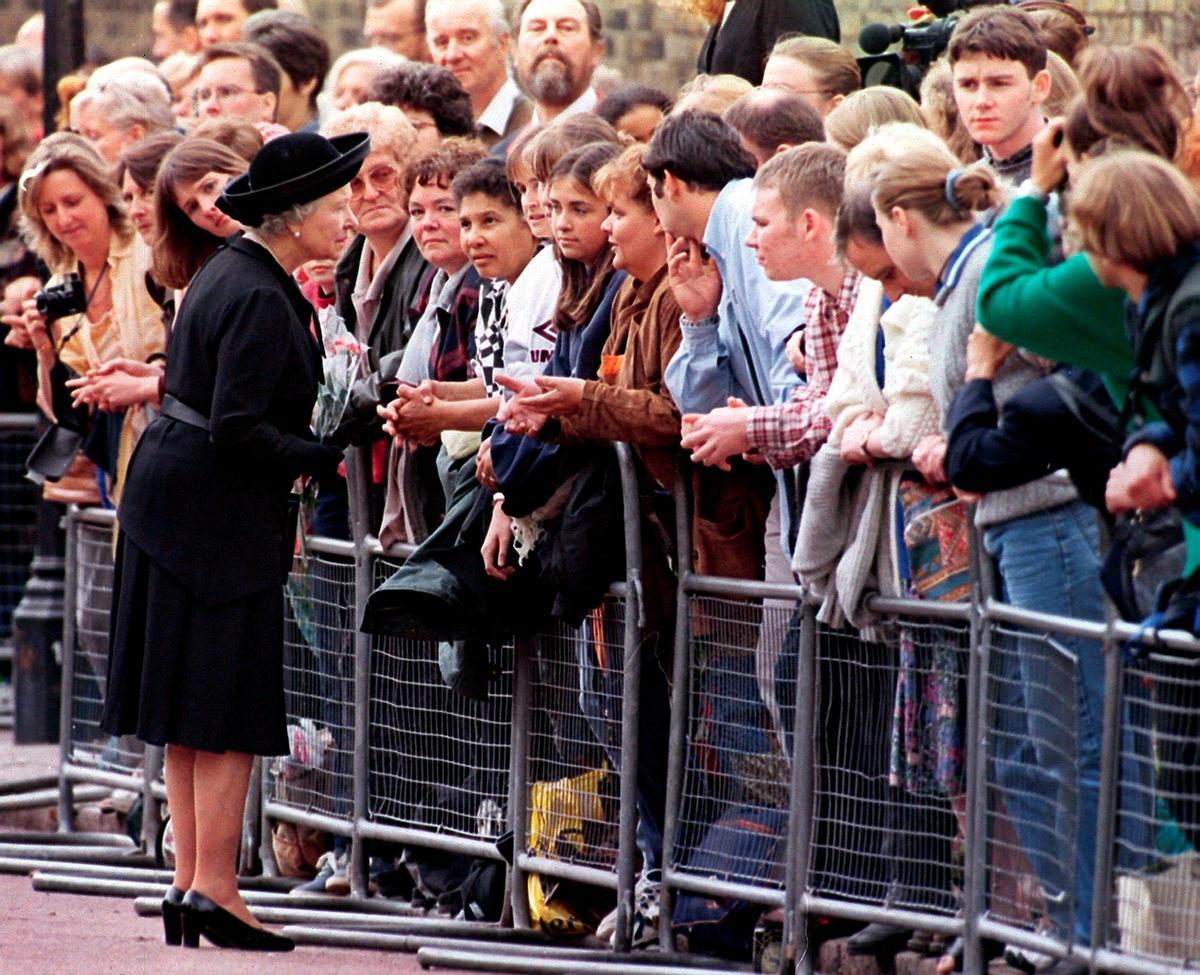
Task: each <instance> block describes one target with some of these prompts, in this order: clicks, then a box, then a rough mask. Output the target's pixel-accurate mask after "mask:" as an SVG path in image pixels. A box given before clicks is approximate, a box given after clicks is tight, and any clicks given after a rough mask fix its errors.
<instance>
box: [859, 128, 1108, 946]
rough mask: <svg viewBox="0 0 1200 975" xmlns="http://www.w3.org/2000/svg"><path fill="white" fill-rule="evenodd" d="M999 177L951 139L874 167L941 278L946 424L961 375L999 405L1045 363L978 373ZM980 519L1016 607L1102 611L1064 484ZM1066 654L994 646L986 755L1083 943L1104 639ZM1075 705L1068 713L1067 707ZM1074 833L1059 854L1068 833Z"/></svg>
mask: <svg viewBox="0 0 1200 975" xmlns="http://www.w3.org/2000/svg"><path fill="white" fill-rule="evenodd" d="M998 180H999V177H998V176H996V174H995V173H993V172H992V171H991V170H990V169H989V168H988V167H986V166H984V165H981V164H976V165H973V166H970V167H967V168H965V169H964V168H961V167H960V166H959V165H958V161H957V160H956V159H955V158H954V156H953V154H952V153H951V152H950V150H949V149H945V148H942V149H938V148H935V147H912V148H910V149H909V151H907V152H906V153H904V155H902V156H900V157H898V158H895V159H892V160H890V161H889V162H887V163H885V164H884V165H883V166H882V167H880V169H878V170H877V171H876V174H875V178H874V190H873V193H872V202H873V203H874V205H875V213H876V219H877V220H878V221H879V227H880V229H881V231H882V232H883V239H884V245H885V246H886V248H887V250H888V253H889V254H890V255H891V256H892V259H893V260H894V261H895V262H896V265H897V267H899V268H900V269H901V270H902V271H903V272H904V273H905V274H907V275H908V276H909V277H912V278H914V279H916V280H921V279H928V278H931V277H932V278H934V279H935V280H936V282H937V296H936V302H937V304H938V314H937V318H936V319H935V321H934V327H933V341H932V344H931V347H930V389H931V390H932V392H933V396H934V399H935V400H936V401H937V404H938V409H939V412H940V414H941V418H942V429H943V431H946V430H947V429H948V424H947V420H948V416H949V413H950V409H951V405H952V403H953V401H954V400H955V398H956V396H957V395H958V393H959V392H960V390H962V388H963V386H964V384H965V383H966V382H970V381H972V380H975V379H987V380H988V381H990V382H991V386H992V393H993V396H994V400H995V405H996V408H997V409H998V410H1002V409H1003V408H1004V405H1005V403H1006V401H1007V400H1009V399H1010V398H1012V397H1013V396H1014V395H1016V394H1017V393H1019V392H1020V391H1021V390H1022V389H1023V388H1024V387H1026V386H1028V385H1029V384H1030V383H1032V382H1034V381H1036V380H1037V379H1039V378H1041V377H1042V376H1043V375H1044V374H1045V373H1046V368H1045V364H1044V363H1042V362H1041V361H1035V360H1032V359H1030V358H1028V357H1026V356H1025V355H1024V354H1022V353H1020V352H1016V353H1014V354H1010V355H1007V357H1004V356H999V357H998V358H999V359H1000V360H1001V364H1000V365H999V366H998V367H996V368H993V369H990V370H988V371H986V372H985V371H984V366H985V365H986V364H985V363H981V361H980V358H981V357H977V355H976V353H977V352H978V347H977V344H973V345H972V347H971V348H970V350H969V349H968V340H969V339H970V336H971V333H972V331H973V330H974V328H975V323H976V312H975V303H976V296H977V292H978V289H979V280H980V277H981V275H982V272H983V267H984V264H985V262H986V260H987V255H988V251H989V249H990V246H991V240H990V233H989V231H988V230H987V229H986V227H985V226H984V225H983V223H981V222H979V221H978V219H977V215H978V213H979V212H980V211H984V210H990V209H994V208H996V207H997V206H998V205H999V204H1001V203H1002V202H1003V199H1004V197H1003V193H1002V191H1001V189H1000V186H999V182H998ZM946 446H947V445H946V438H945V436H944V435H937V436H935V437H930V438H926V440H924V441H922V442H921V444H919V445H918V447H917V449H916V450H915V451H914V453H913V462H914V464H915V465H916V467H917V469H918V470H920V471H921V473H922V474H924V475H925V477H926V478H927V479H928V480H929V481H931V482H937V481H943V482H944V481H945V480H946V473H945V459H946ZM975 522H976V524H977V525H978V527H979V528H981V529H982V531H983V540H984V547H985V549H986V551H987V552H988V554H989V555H991V556H992V558H993V560H994V562H995V565H996V568H997V570H998V575H999V579H1000V587H1001V593H1002V598H1003V599H1004V601H1005V602H1008V603H1011V604H1013V605H1015V606H1018V607H1020V608H1022V609H1029V610H1034V611H1039V612H1044V613H1050V614H1054V615H1061V616H1069V617H1071V618H1074V619H1082V620H1095V621H1103V619H1104V595H1103V591H1102V590H1101V587H1100V575H1099V573H1100V562H1099V547H1100V539H1099V531H1098V526H1097V523H1096V519H1095V516H1094V514H1093V513H1092V511H1091V510H1090V509H1089V508H1088V507H1087V505H1086V504H1084V502H1082V501H1081V500H1080V499H1079V497H1078V495H1077V492H1076V490H1075V488H1074V487H1073V486H1072V485H1069V484H1061V483H1058V482H1056V481H1053V480H1050V479H1047V478H1045V477H1043V478H1041V479H1038V480H1031V481H1028V482H1026V483H1022V484H1020V485H1019V486H1017V487H1012V488H1007V489H1003V490H992V491H989V492H988V493H987V494H985V495H983V496H982V497H981V498H980V499H979V500H978V502H977V504H976V511H975ZM1062 643H1063V645H1064V646H1065V647H1066V648H1067V650H1068V651H1069V654H1062V653H1059V652H1057V651H1056V649H1055V648H1054V647H1051V646H1049V645H1048V644H1046V643H1044V642H1042V641H1036V640H1029V639H1018V640H1016V641H1014V644H1008V645H1004V646H1001V647H998V652H997V653H996V655H995V659H996V661H997V666H998V668H999V679H998V681H997V683H996V687H997V689H998V693H999V695H1000V697H1001V700H1000V701H999V702H998V705H999V706H998V709H997V711H996V715H997V718H996V720H997V722H998V723H997V726H996V728H995V734H994V736H993V743H994V747H993V751H992V758H993V761H994V764H995V777H996V780H997V784H998V786H999V789H1000V791H1001V794H1002V795H1003V797H1004V802H1005V807H1006V809H1007V811H1008V814H1009V817H1010V818H1011V820H1012V823H1013V825H1014V827H1015V828H1016V831H1017V835H1018V837H1019V839H1020V842H1021V846H1022V847H1023V849H1024V851H1025V854H1026V856H1027V857H1028V859H1029V862H1030V864H1031V866H1032V867H1033V871H1034V874H1035V876H1036V878H1037V880H1038V881H1039V883H1040V885H1041V887H1042V890H1043V892H1044V894H1045V898H1046V923H1047V924H1048V925H1049V927H1050V928H1051V929H1052V932H1053V934H1054V936H1056V937H1059V938H1064V939H1071V938H1075V939H1078V940H1077V943H1081V944H1086V943H1088V942H1087V939H1088V932H1089V930H1090V927H1091V901H1092V887H1093V882H1092V881H1093V869H1094V861H1095V843H1096V828H1097V821H1096V809H1097V804H1098V794H1099V793H1098V790H1099V782H1100V723H1101V717H1102V715H1103V703H1104V664H1103V657H1102V653H1101V649H1100V646H1099V644H1097V643H1096V642H1094V641H1089V640H1083V639H1077V638H1063V640H1062ZM1063 688H1068V689H1074V693H1075V694H1076V695H1077V696H1076V697H1075V700H1074V701H1073V702H1072V703H1073V704H1074V705H1075V707H1074V709H1073V720H1067V722H1066V725H1067V731H1066V733H1067V734H1068V735H1069V737H1070V739H1071V740H1072V741H1074V742H1076V744H1077V748H1076V750H1075V753H1074V754H1073V755H1072V754H1068V752H1069V751H1070V750H1069V749H1068V750H1064V749H1062V748H1061V747H1059V742H1060V740H1061V739H1062V737H1063V735H1064V714H1063V711H1064V702H1063V699H1062V694H1063ZM1070 714H1072V712H1071V711H1068V715H1070ZM1072 835H1074V836H1075V837H1076V847H1075V851H1074V855H1073V856H1072V857H1071V858H1069V859H1064V858H1063V856H1062V852H1061V848H1062V843H1063V839H1064V838H1065V837H1069V836H1072Z"/></svg>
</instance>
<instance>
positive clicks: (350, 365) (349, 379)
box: [312, 305, 367, 439]
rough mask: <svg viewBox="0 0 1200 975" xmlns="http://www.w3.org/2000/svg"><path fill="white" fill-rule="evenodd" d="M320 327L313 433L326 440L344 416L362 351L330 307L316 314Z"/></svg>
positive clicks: (360, 367)
mask: <svg viewBox="0 0 1200 975" xmlns="http://www.w3.org/2000/svg"><path fill="white" fill-rule="evenodd" d="M317 320H318V321H319V322H320V325H321V341H322V342H323V343H324V346H325V376H324V380H323V382H322V383H321V388H320V390H319V391H318V392H317V405H316V406H315V407H314V409H313V421H312V428H313V433H315V434H316V435H317V437H318V438H319V439H324V438H325V437H328V436H329V435H330V434H331V433H333V431H334V430H336V429H337V428H338V426H339V425H340V424H341V422H342V420H343V419H344V418H345V416H346V408H347V406H348V405H349V403H350V388H351V387H352V386H353V385H354V381H355V380H356V379H358V377H359V375H360V373H361V371H362V364H363V360H364V359H365V358H366V354H367V352H366V349H365V348H364V347H363V345H362V344H361V343H360V342H359V341H358V340H357V339H356V338H355V337H354V336H353V335H351V334H350V330H349V329H347V328H346V323H345V322H344V321H342V316H341V315H339V314H338V313H337V309H336V308H335V307H333V306H332V305H331V306H330V307H328V308H322V309H321V310H320V311H319V312H317Z"/></svg>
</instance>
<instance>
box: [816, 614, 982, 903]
mask: <svg viewBox="0 0 1200 975" xmlns="http://www.w3.org/2000/svg"><path fill="white" fill-rule="evenodd" d="M869 635H870V636H871V637H872V638H871V639H867V638H865V637H864V636H863V635H860V634H859V633H858V632H856V631H850V630H837V629H833V628H830V627H827V626H824V625H818V626H817V628H816V671H815V678H816V688H817V691H816V693H817V705H816V708H815V712H814V723H815V729H814V730H815V733H816V734H815V742H814V746H813V747H814V754H813V764H814V776H813V780H814V805H815V809H814V817H813V834H812V835H813V846H812V854H811V861H810V874H809V886H810V887H811V888H812V889H813V890H814V891H815V892H819V893H820V894H822V895H824V896H827V897H833V898H837V899H845V900H850V901H856V902H860V903H870V904H878V905H881V906H885V907H892V908H902V909H907V910H916V911H920V912H925V913H934V914H941V915H949V914H953V913H954V912H955V911H956V910H957V909H958V908H959V907H960V905H961V896H962V884H963V867H964V854H963V836H964V833H963V829H964V826H965V810H966V798H965V779H966V762H965V755H964V750H963V727H964V725H965V721H966V674H967V669H968V662H969V660H968V631H967V629H966V627H965V626H963V625H956V624H949V623H940V622H938V623H934V622H926V621H920V622H917V621H900V620H891V619H889V620H884V621H882V622H881V623H880V624H879V625H878V626H877V627H875V628H874V631H873V632H872V633H870V634H869Z"/></svg>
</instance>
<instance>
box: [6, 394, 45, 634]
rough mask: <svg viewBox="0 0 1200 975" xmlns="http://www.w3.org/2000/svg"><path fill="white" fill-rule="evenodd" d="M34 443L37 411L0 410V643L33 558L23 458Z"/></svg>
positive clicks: (31, 490) (30, 487) (30, 496)
mask: <svg viewBox="0 0 1200 975" xmlns="http://www.w3.org/2000/svg"><path fill="white" fill-rule="evenodd" d="M35 443H37V415H36V414H33V413H0V644H4V643H7V642H8V641H9V640H10V638H11V637H12V612H13V610H14V609H15V608H16V605H17V603H18V602H20V599H21V593H22V591H23V590H24V588H25V581H26V579H27V578H28V577H29V563H30V562H31V561H32V560H33V546H34V510H35V508H36V506H37V499H38V494H37V487H36V485H34V483H33V482H32V481H30V480H28V479H27V478H26V477H25V458H26V457H28V456H29V452H30V450H32V449H33V445H34V444H35Z"/></svg>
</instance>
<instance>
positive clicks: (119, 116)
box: [72, 71, 175, 134]
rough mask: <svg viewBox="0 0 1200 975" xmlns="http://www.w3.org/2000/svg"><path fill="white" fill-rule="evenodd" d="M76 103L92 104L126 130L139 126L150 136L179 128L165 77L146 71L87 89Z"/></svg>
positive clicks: (76, 99) (75, 104)
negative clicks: (163, 130) (176, 126)
mask: <svg viewBox="0 0 1200 975" xmlns="http://www.w3.org/2000/svg"><path fill="white" fill-rule="evenodd" d="M72 104H73V105H74V106H80V107H82V106H83V105H91V106H92V107H93V108H94V109H96V111H97V112H99V113H100V114H102V115H103V116H104V117H105V118H106V119H108V121H109V122H111V123H112V125H113V126H114V127H115V128H118V129H121V130H122V131H127V130H128V129H130V128H132V127H133V126H135V125H137V124H139V123H140V124H141V125H143V126H144V127H145V129H146V133H147V134H149V133H151V132H157V131H159V130H161V129H172V128H174V127H175V113H174V112H172V111H171V99H170V94H169V90H167V89H165V88H164V82H163V80H162V77H161V76H157V75H155V76H151V75H149V74H148V73H146V72H140V71H138V72H130V73H128V74H125V75H122V76H121V77H120V78H116V79H114V80H112V81H107V82H104V83H103V84H102V85H99V86H96V87H87V88H84V89H83V91H81V92H80V93H79V94H78V95H76V96H75V98H74V99H73V100H72Z"/></svg>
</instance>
